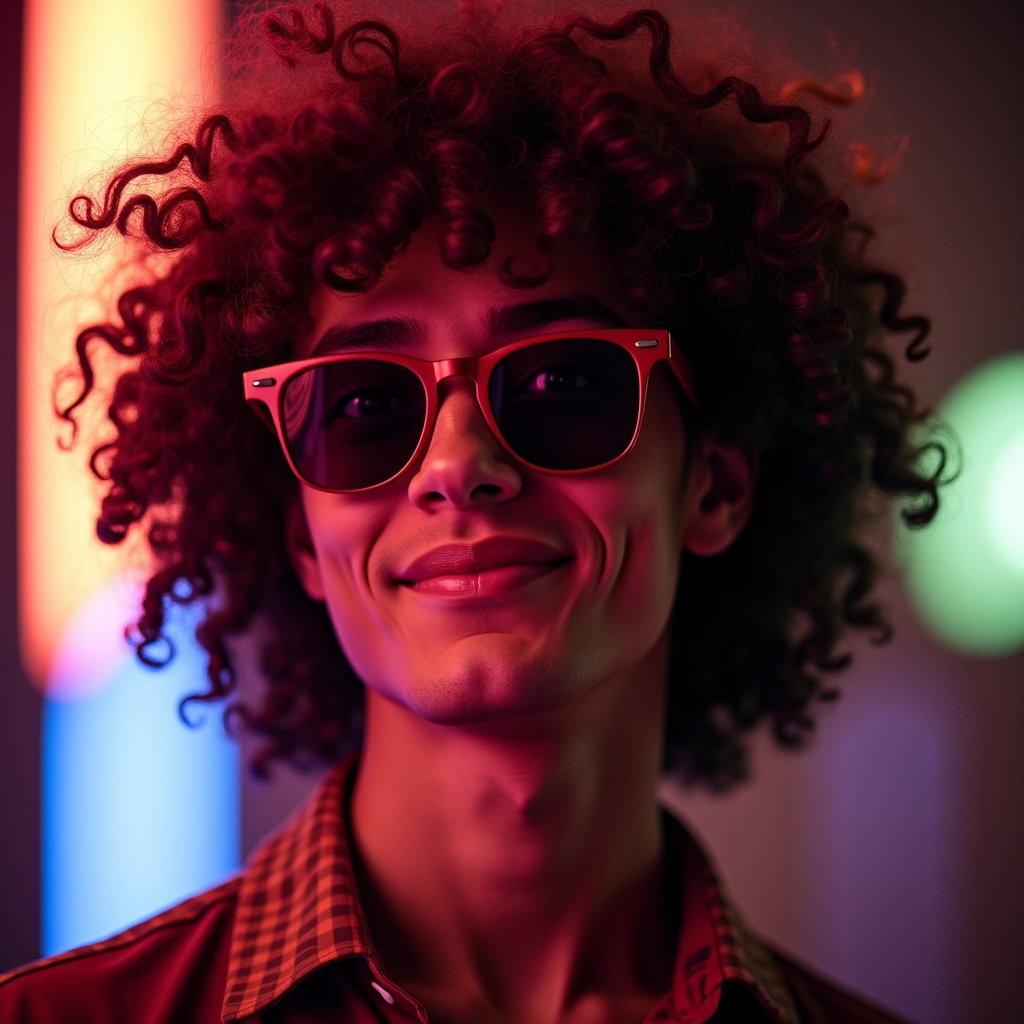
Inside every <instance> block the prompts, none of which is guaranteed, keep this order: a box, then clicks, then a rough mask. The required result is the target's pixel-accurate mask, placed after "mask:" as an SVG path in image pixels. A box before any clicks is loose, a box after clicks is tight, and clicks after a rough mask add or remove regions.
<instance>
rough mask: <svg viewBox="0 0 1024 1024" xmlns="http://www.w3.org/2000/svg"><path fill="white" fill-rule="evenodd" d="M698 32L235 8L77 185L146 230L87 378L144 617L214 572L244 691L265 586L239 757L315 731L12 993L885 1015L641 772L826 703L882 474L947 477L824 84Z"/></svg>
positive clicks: (374, 1014) (712, 756)
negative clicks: (755, 61) (196, 878)
mask: <svg viewBox="0 0 1024 1024" xmlns="http://www.w3.org/2000/svg"><path fill="white" fill-rule="evenodd" d="M684 37H685V32H682V31H680V30H679V28H678V27H675V26H674V18H673V16H672V15H670V14H668V13H666V12H665V11H661V10H656V9H648V8H635V9H628V10H623V9H621V8H619V9H615V10H613V11H610V12H605V13H604V14H598V13H591V14H584V13H580V12H579V11H578V10H576V9H575V8H566V9H556V10H554V11H553V12H551V13H549V14H547V15H544V14H542V13H536V12H534V13H520V14H515V13H513V12H510V11H507V10H499V9H497V8H495V9H491V8H488V7H486V6H479V5H476V6H469V7H465V8H463V9H461V10H460V11H459V12H457V13H453V12H451V11H449V10H447V9H446V8H443V7H442V8H438V9H437V10H435V11H433V12H432V13H431V12H427V13H425V12H424V10H423V9H421V8H418V7H417V8H416V9H415V10H413V9H411V8H409V9H405V8H402V9H398V10H395V11H394V12H392V13H391V14H389V18H388V20H387V21H383V20H377V19H368V18H366V17H365V16H363V15H361V14H360V12H359V10H358V9H356V8H347V7H344V6H342V5H341V4H340V3H314V4H306V5H301V4H297V5H292V6H288V7H286V8H275V9H272V10H270V11H268V12H263V13H260V12H259V11H255V12H251V13H250V14H248V15H247V16H245V17H243V18H242V20H241V21H240V23H239V24H238V25H237V26H236V28H235V30H234V34H233V37H232V39H233V43H232V48H231V49H230V50H229V54H228V58H227V65H228V68H229V71H230V74H229V75H228V79H227V84H226V86H225V92H224V96H223V97H221V99H219V100H218V101H217V103H216V105H215V106H213V107H212V108H210V109H205V110H203V111H202V112H201V115H200V116H198V117H197V121H196V126H195V127H194V130H192V131H191V134H189V135H187V136H185V135H182V134H180V132H179V133H178V134H176V135H174V136H173V137H172V139H171V141H170V142H169V143H168V145H167V147H166V148H165V149H164V150H163V151H161V152H160V153H159V154H157V155H156V156H154V157H153V158H152V159H148V160H137V161H134V162H131V163H129V164H128V165H127V166H124V167H122V168H121V169H119V170H118V171H117V172H116V173H114V174H113V175H112V177H111V178H110V179H109V182H108V184H107V186H106V189H105V191H104V192H103V194H102V196H101V197H100V198H92V197H89V196H84V195H82V196H78V197H76V198H75V199H74V200H73V202H72V203H71V206H70V220H71V224H72V226H73V227H74V228H75V229H76V230H77V231H78V232H79V233H78V234H76V235H73V236H68V235H67V234H64V235H58V236H57V237H58V242H59V244H61V245H62V246H63V247H64V248H65V249H69V250H76V249H78V248H81V247H82V246H84V245H86V244H88V242H89V240H90V239H91V238H93V237H97V236H99V237H103V236H105V235H106V234H109V233H110V232H115V233H119V234H120V235H121V236H123V244H124V246H125V252H126V256H125V259H124V260H123V263H122V273H124V274H125V275H127V279H126V281H125V284H124V287H123V290H122V293H121V295H120V298H119V299H118V301H117V307H116V314H112V315H111V317H110V318H109V320H107V321H105V322H102V323H97V324H93V325H91V326H89V327H88V328H86V329H85V330H83V331H82V332H81V333H80V334H79V335H78V338H77V354H78V360H79V367H80V371H81V377H80V379H81V381H82V387H81V389H80V390H79V391H78V392H77V393H76V394H75V395H73V396H71V397H70V399H68V400H66V401H65V402H64V404H63V405H62V410H63V412H62V415H63V417H64V419H65V420H67V421H68V422H70V423H72V424H76V423H77V415H78V413H79V411H80V407H81V406H82V405H83V403H85V402H87V401H88V400H90V399H95V397H96V395H97V394H98V393H99V390H100V389H99V383H100V381H101V380H102V379H104V378H103V373H102V371H103V368H104V367H108V366H109V365H110V363H109V361H105V360H100V359H98V358H97V353H98V352H101V351H105V350H112V351H113V352H115V353H117V354H119V355H120V356H121V357H123V360H122V361H121V362H120V363H118V366H117V370H116V372H115V371H113V370H108V371H107V372H109V373H110V374H111V375H112V376H113V380H112V388H111V390H110V392H109V394H108V415H109V420H110V422H111V423H112V425H113V428H114V436H113V438H112V439H106V440H103V441H102V443H100V442H96V443H95V444H94V447H93V452H92V467H93V469H94V471H95V473H96V474H97V476H99V477H100V479H102V480H103V481H104V488H105V493H104V495H103V498H102V504H101V508H100V511H99V516H98V520H97V532H98V535H99V537H100V539H101V540H103V541H105V542H107V543H111V544H117V543H120V542H122V541H123V540H125V538H126V537H129V536H131V535H132V534H133V533H135V532H140V531H141V532H142V533H143V534H144V536H145V538H146V540H147V542H148V545H149V548H150V550H151V552H152V556H153V571H152V574H151V577H150V579H149V581H148V585H147V587H146V591H145V597H144V600H143V603H142V608H141V610H140V615H139V618H138V622H137V624H136V626H135V627H134V633H133V638H134V641H135V644H136V646H137V651H138V655H139V657H140V658H142V660H143V661H147V662H150V663H159V662H161V660H163V659H164V658H166V657H167V655H166V653H165V646H164V644H165V637H164V617H165V614H166V612H167V609H168V607H169V605H170V604H171V603H174V602H177V603H186V604H188V603H200V604H202V605H203V607H204V617H203V619H202V621H201V623H200V625H199V627H198V629H197V634H196V635H197V639H198V641H199V643H200V644H201V645H202V647H203V648H204V649H205V651H206V652H207V654H208V657H209V671H208V677H207V679H206V682H205V687H204V688H203V689H201V690H199V691H198V692H197V693H196V694H194V695H193V696H192V697H190V698H189V699H188V701H187V702H186V704H187V705H191V704H192V703H195V702H201V703H202V702H212V701H222V700H228V701H231V700H232V697H233V694H234V691H235V685H236V677H235V669H234V663H233V658H232V652H233V645H234V644H235V643H236V642H237V640H238V639H239V638H240V637H242V636H243V635H245V634H247V633H249V632H250V631H255V632H256V633H257V634H258V635H259V636H260V637H261V638H262V643H263V657H262V673H263V677H264V682H265V688H264V690H263V692H262V696H261V698H260V700H259V701H257V702H255V703H253V702H251V701H250V702H248V703H246V704H242V703H239V702H237V701H235V702H234V703H233V704H232V705H231V706H230V708H229V711H228V714H229V720H230V721H231V722H233V723H234V724H235V725H237V726H238V727H242V728H248V729H250V730H253V731H255V732H256V733H258V734H260V735H261V736H262V737H263V738H264V739H265V741H266V742H265V746H264V748H263V750H262V753H261V754H260V755H259V757H258V758H257V760H256V762H255V765H254V768H255V770H257V771H261V772H266V771H269V769H270V767H271V766H272V764H273V763H274V762H275V761H281V760H292V761H298V762H302V763H309V762H311V761H315V762H323V763H325V764H327V765H330V766H332V767H330V768H329V770H328V771H327V773H326V775H325V777H324V781H323V783H322V784H321V786H320V788H319V789H318V790H317V791H316V793H315V794H314V795H313V797H312V798H311V801H310V803H309V804H308V805H306V806H305V807H303V808H302V809H300V811H299V812H298V813H297V815H296V816H295V817H294V818H293V819H292V820H291V821H290V822H288V823H286V824H285V826H283V828H282V829H281V830H280V831H279V832H277V833H275V834H274V835H272V836H271V837H270V838H269V839H268V840H266V841H265V842H264V844H263V845H262V846H261V847H260V848H258V849H257V851H256V852H255V853H254V854H253V856H252V857H251V859H250V861H249V862H248V864H247V865H246V867H245V868H244V870H243V871H242V872H241V874H240V875H239V876H237V877H236V878H233V879H232V880H230V881H228V882H226V883H225V884H223V885H221V886H219V887H217V888H215V889H213V890H212V891H210V892H207V893H204V894H201V895H199V896H197V897H194V898H192V899H190V900H187V901H186V902H184V903H183V904H181V905H179V906H177V907H175V908H173V909H171V910H169V911H167V912H165V913H163V914H161V915H159V916H157V917H156V918H153V919H151V920H149V921H146V922H143V923H141V924H139V925H136V926H134V927H132V928H130V929H128V931H126V932H124V933H122V934H120V935H117V936H114V937H112V938H110V939H107V940H104V941H101V942H99V943H96V944H94V945H91V946H87V947H85V948H83V949H79V950H74V951H71V952H69V953H65V954H61V955H59V956H57V957H55V958H51V959H49V960H45V961H42V962H40V963H37V964H32V965H28V966H27V967H24V968H21V969H20V970H17V971H15V972H13V973H12V974H9V975H8V976H7V977H6V978H5V979H4V980H3V982H2V983H0V1017H2V1018H3V1019H4V1020H12V1021H14V1020H17V1021H23V1020H24V1021H29V1020H30V1021H39V1022H43V1021H67V1020H76V1021H100V1020H103V1021H132V1022H156V1021H163V1022H167V1021H188V1022H196V1024H200V1022H207V1021H209V1022H213V1021H218V1020H224V1021H242V1020H245V1021H266V1022H270V1021H275V1022H276V1021H326V1020H332V1021H346V1022H355V1024H364V1022H370V1021H375V1022H382V1021H387V1022H397V1021H405V1020H419V1021H427V1020H429V1021H431V1022H445V1024H468V1022H474V1024H486V1022H517V1024H518V1022H529V1024H547V1022H556V1021H557V1022H563V1024H565V1022H573V1024H584V1022H591V1021H593V1022H598V1021H600V1022H610V1024H611V1022H614V1024H619V1022H623V1024H624V1022H634V1024H639V1022H641V1021H646V1022H648V1024H654V1022H668V1021H687V1022H695V1024H696V1022H703V1021H715V1022H719V1024H721V1022H728V1021H751V1022H758V1021H765V1022H772V1021H774V1022H776V1024H782V1022H785V1024H794V1022H797V1021H815V1022H823V1021H830V1022H835V1021H861V1022H867V1021H883V1020H892V1019H894V1018H892V1017H891V1016H889V1015H888V1014H886V1013H884V1012H883V1011H881V1010H879V1009H877V1008H874V1007H871V1006H869V1005H868V1004H867V1003H865V1002H863V1001H861V1000H860V999H858V998H856V997H854V996H852V995H850V994H848V993H846V992H844V991H843V990H841V989H840V988H838V987H836V986H834V985H832V984H831V983H829V982H827V981H825V980H823V979H821V978H819V977H817V976H816V975H815V974H813V973H812V972H810V971H808V970H807V969H805V968H804V967H802V966H800V965H799V964H796V963H795V962H793V961H792V960H791V959H789V958H787V957H786V956H784V955H783V954H782V953H780V952H778V951H776V950H774V949H772V948H771V947H770V946H769V945H767V944H766V943H764V942H763V941H761V940H760V939H758V938H756V937H755V936H754V935H752V934H751V933H750V931H749V930H748V929H747V928H746V927H745V925H744V924H743V922H742V919H741V918H740V916H739V915H738V913H737V912H736V911H735V910H734V909H733V908H732V907H731V905H730V904H729V903H728V901H727V899H726V897H725V895H724V892H723V889H722V887H721V885H720V883H719V882H718V880H717V879H716V877H715V875H714V872H713V869H712V867H711V865H710V863H709V861H708V860H707V858H706V857H705V855H704V854H703V852H702V851H701V849H700V848H699V846H698V845H697V843H696V841H695V840H694V839H693V838H692V837H691V836H690V835H689V833H688V832H687V831H686V830H685V828H684V826H683V825H682V824H681V823H680V822H678V821H676V820H675V819H674V818H673V817H671V816H670V815H668V814H667V813H666V812H665V811H662V810H660V809H659V806H658V802H657V787H658V783H659V779H660V778H661V777H662V775H663V773H665V772H668V773H671V774H672V775H674V776H675V777H676V778H678V779H680V780H681V781H684V782H687V783H691V784H697V783H703V784H706V785H709V786H711V787H713V788H715V789H719V790H725V789H728V788H729V787H731V786H733V785H735V784H737V783H739V782H740V781H742V779H743V778H744V776H745V774H746V771H747V761H746V752H745V746H746V739H747V738H748V736H749V734H750V733H751V731H752V730H753V729H754V728H755V727H757V726H759V725H761V724H766V725H767V727H768V728H770V730H771V732H772V734H773V735H774V737H775V739H776V740H777V741H778V742H779V743H781V744H783V745H785V746H798V745H799V744H800V743H801V742H802V741H803V740H804V739H805V738H806V736H807V735H808V734H809V732H810V731H811V729H812V728H813V725H814V713H815V710H816V708H817V705H818V704H819V703H820V702H821V701H824V700H828V699H831V698H832V697H833V696H834V695H835V691H834V685H833V682H832V679H833V677H834V676H835V674H836V673H837V672H839V671H840V670H841V669H842V668H843V667H844V666H845V664H846V663H847V661H848V658H847V657H846V656H844V655H843V654H842V644H843V641H844V639H845V638H846V637H848V635H849V634H850V632H851V631H866V632H867V633H869V634H870V635H871V636H872V637H873V638H875V639H876V640H884V639H885V638H886V635H887V630H888V626H887V624H886V621H885V618H884V616H883V615H882V613H881V611H880V610H879V608H878V607H877V606H876V604H875V603H874V601H873V599H872V588H873V583H874V579H875V575H876V571H877V569H876V561H875V558H874V556H872V555H871V554H870V552H869V550H868V548H867V547H866V545H865V542H864V539H863V531H864V528H865V526H866V525H867V524H868V523H869V522H870V520H871V516H872V514H873V511H874V510H875V509H876V508H877V505H878V499H879V498H880V497H898V498H901V499H903V500H904V501H905V502H907V505H906V508H905V510H904V517H905V518H906V519H907V521H908V522H910V523H911V524H912V525H924V524H925V523H927V522H928V521H929V520H930V519H931V518H932V517H933V515H934V513H935V510H936V508H937V501H938V485H939V482H940V475H941V466H939V468H934V465H933V469H932V470H926V469H924V468H922V466H923V463H922V461H921V454H922V443H921V442H920V441H919V440H917V439H915V438H916V435H915V434H914V427H915V425H916V424H917V423H918V421H919V420H920V419H921V417H922V412H921V410H920V409H919V408H918V406H917V404H916V400H915V398H914V395H913V393H912V392H911V391H910V390H909V389H908V388H907V387H906V385H905V384H903V383H902V382H901V381H900V380H899V379H898V377H897V372H896V361H895V358H894V355H893V354H892V353H891V352H890V350H889V345H890V343H891V339H892V338H893V337H896V338H899V337H902V338H903V339H904V343H903V344H904V349H905V354H906V355H907V356H908V357H910V358H911V359H916V358H920V357H921V356H922V355H923V354H924V351H925V349H924V337H925V335H926V333H927V321H925V320H924V319H923V318H921V317H916V316H908V315H906V314H904V313H903V312H902V302H903V291H904V288H903V283H902V281H901V279H900V278H899V277H898V276H897V275H896V274H895V273H893V272H891V271H889V270H887V269H885V268H884V267H881V266H879V265H877V264H876V263H874V262H873V260H872V258H871V256H870V244H869V243H870V238H871V231H870V229H869V228H868V227H867V226H866V225H864V224H863V223H861V222H860V221H858V220H857V219H856V217H855V216H854V215H853V214H852V213H851V211H850V209H849V207H848V204H847V201H846V200H845V199H844V198H843V196H844V195H845V194H847V193H848V192H849V191H850V188H849V181H848V180H844V179H842V178H841V173H842V161H841V160H840V159H839V157H840V156H841V155H842V153H841V152H840V150H839V148H838V147H833V148H831V149H830V148H829V146H830V143H829V142H828V138H829V137H828V132H827V128H828V126H827V124H824V125H823V124H822V123H821V119H820V116H819V115H818V114H812V113H811V112H810V111H808V110H807V109H805V108H804V107H803V106H801V105H799V104H798V103H796V102H794V99H795V96H796V95H797V94H798V93H797V92H795V91H794V90H793V89H790V90H786V91H785V93H786V98H784V99H783V98H780V96H781V95H782V94H783V92H784V90H782V85H783V83H781V82H774V83H773V82H772V81H770V80H766V81H765V82H762V83H760V84H754V83H753V82H751V81H748V80H746V79H744V78H741V77H737V76H735V75H732V74H729V73H727V72H726V71H724V70H723V67H724V65H723V63H722V61H721V60H718V61H715V60H711V59H709V58H707V55H704V54H701V53H699V52H697V51H696V50H692V51H691V50H688V49H687V48H686V45H685V44H686V40H685V38H684ZM798 84H799V83H798ZM847 177H848V176H847ZM837 182H838V183H837ZM125 360H126V361H127V366H126V365H125V362H124V361H125ZM268 428H269V429H268ZM940 455H941V452H940ZM939 462H941V459H940V460H939ZM186 710H187V707H186Z"/></svg>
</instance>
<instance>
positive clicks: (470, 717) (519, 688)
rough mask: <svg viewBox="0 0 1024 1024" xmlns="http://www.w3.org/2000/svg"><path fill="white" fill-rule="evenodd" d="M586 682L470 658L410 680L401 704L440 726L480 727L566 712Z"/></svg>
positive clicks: (547, 669)
mask: <svg viewBox="0 0 1024 1024" xmlns="http://www.w3.org/2000/svg"><path fill="white" fill-rule="evenodd" d="M582 682H583V681H582V680H579V679H573V678H572V677H571V676H570V674H569V673H567V672H566V671H565V669H564V667H562V669H561V670H559V669H558V668H556V667H555V666H553V665H544V664H537V663H536V662H534V663H527V662H524V661H523V659H521V658H520V659H505V658H496V657H493V656H491V657H487V658H481V657H467V658H462V659H460V663H459V664H456V665H450V666H448V667H447V668H446V670H444V671H438V670H437V669H436V668H435V669H433V670H432V671H429V672H422V673H413V674H410V675H409V676H407V677H406V682H405V685H404V686H403V687H402V690H403V693H402V699H401V702H402V703H403V704H405V706H406V707H408V708H409V709H410V710H412V711H414V712H415V713H416V714H418V715H419V716H420V717H421V718H424V719H426V720H427V721H430V722H434V723H436V724H438V725H477V724H479V725H482V724H485V723H494V722H498V721H501V720H503V719H512V718H521V717H522V716H524V715H533V714H542V713H544V712H549V711H554V710H556V709H558V708H561V707H564V706H566V705H567V704H569V703H571V702H572V700H573V699H574V698H575V697H578V696H580V692H579V691H580V689H581V686H582Z"/></svg>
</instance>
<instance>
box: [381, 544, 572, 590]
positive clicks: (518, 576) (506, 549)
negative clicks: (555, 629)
mask: <svg viewBox="0 0 1024 1024" xmlns="http://www.w3.org/2000/svg"><path fill="white" fill-rule="evenodd" d="M571 561H572V556H570V555H567V554H565V553H564V552H563V551H560V550H558V549H557V548H554V547H552V546H551V545H550V544H547V543H545V542H543V541H538V540H534V539H532V538H521V537H491V538H486V539H484V540H481V541H477V542H475V543H470V544H446V545H442V546H441V547H438V548H434V549H432V550H430V551H427V552H425V553H424V554H423V555H421V556H420V557H418V558H417V559H415V560H414V561H413V562H412V563H411V564H410V565H409V566H407V567H406V568H405V569H404V570H403V571H402V572H401V573H400V574H399V575H398V577H397V578H396V582H397V583H398V584H399V585H401V586H403V587H405V588H407V589H409V590H412V591H414V592H416V593H418V594H423V595H429V596H432V597H447V598H479V597H491V596H494V595H498V594H505V593H508V592H509V591H512V590H515V589H517V588H518V587H522V586H525V585H527V584H528V583H532V582H533V581H534V580H537V579H540V578H541V577H544V576H547V575H550V574H551V573H553V572H556V571H557V570H558V569H560V568H562V566H564V565H567V564H568V563H569V562H571Z"/></svg>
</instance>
